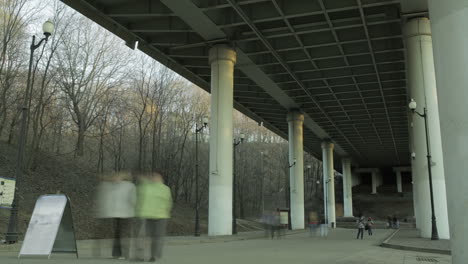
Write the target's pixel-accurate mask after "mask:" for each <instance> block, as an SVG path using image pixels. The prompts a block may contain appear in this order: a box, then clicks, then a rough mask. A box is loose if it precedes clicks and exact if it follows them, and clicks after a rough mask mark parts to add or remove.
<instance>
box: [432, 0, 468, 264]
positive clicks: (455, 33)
mask: <svg viewBox="0 0 468 264" xmlns="http://www.w3.org/2000/svg"><path fill="white" fill-rule="evenodd" d="M429 14H430V17H431V24H432V32H433V36H434V57H435V70H436V75H437V86H438V89H437V95H438V102H439V111H440V117H441V119H440V124H441V126H440V128H441V135H442V150H443V155H444V156H443V158H444V171H445V175H446V187H447V194H448V197H447V198H448V199H447V201H448V212H449V217H450V231H451V243H450V244H451V251H452V263H453V264H462V263H466V260H467V259H468V250H466V245H468V224H467V219H468V210H467V205H468V195H467V192H466V191H467V190H468V177H467V172H468V162H467V160H468V152H467V149H468V138H467V135H468V126H467V124H468V115H467V114H466V108H467V107H466V102H467V98H468V89H467V87H466V84H467V83H468V74H467V72H466V68H467V65H468V53H467V51H466V49H467V47H468V35H467V34H466V25H468V2H467V1H466V0H451V1H437V0H429ZM433 152H435V151H433Z"/></svg>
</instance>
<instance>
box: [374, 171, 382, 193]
mask: <svg viewBox="0 0 468 264" xmlns="http://www.w3.org/2000/svg"><path fill="white" fill-rule="evenodd" d="M382 182H383V179H382V174H381V173H380V171H379V169H374V170H372V194H377V187H379V186H381V185H382Z"/></svg>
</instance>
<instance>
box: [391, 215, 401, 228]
mask: <svg viewBox="0 0 468 264" xmlns="http://www.w3.org/2000/svg"><path fill="white" fill-rule="evenodd" d="M392 220H393V228H394V229H398V228H400V221H398V218H397V216H396V215H393V219H392Z"/></svg>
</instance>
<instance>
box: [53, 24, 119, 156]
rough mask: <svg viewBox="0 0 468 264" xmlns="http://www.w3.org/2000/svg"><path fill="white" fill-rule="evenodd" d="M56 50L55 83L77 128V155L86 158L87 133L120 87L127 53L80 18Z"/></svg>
mask: <svg viewBox="0 0 468 264" xmlns="http://www.w3.org/2000/svg"><path fill="white" fill-rule="evenodd" d="M74 24H75V25H77V26H74V27H73V28H71V27H70V28H69V30H68V34H66V35H64V36H63V38H62V43H63V44H62V45H61V46H60V48H59V49H58V50H57V56H56V62H57V68H56V69H55V70H56V71H57V78H56V82H57V83H58V84H59V87H60V89H61V90H62V92H63V93H64V95H65V100H66V106H67V109H68V111H69V112H70V114H71V116H72V120H73V122H74V123H75V124H76V128H77V141H76V155H78V156H83V155H84V140H85V135H86V131H87V130H88V129H89V128H90V127H91V126H92V125H93V124H94V122H95V120H96V118H97V117H98V116H99V113H100V111H102V109H101V108H100V102H101V100H103V98H104V97H105V95H106V94H107V93H110V92H112V89H113V88H115V87H116V86H118V85H120V84H121V82H122V81H123V79H124V77H125V75H124V72H123V69H124V66H125V61H126V59H127V56H126V54H125V53H124V52H123V51H122V50H119V49H117V48H116V47H115V45H114V44H113V42H115V41H116V39H115V38H114V37H112V36H111V35H110V33H108V32H106V31H104V30H103V29H102V28H99V27H98V26H96V25H95V24H92V23H91V22H90V21H89V20H87V19H85V18H77V21H76V22H74Z"/></svg>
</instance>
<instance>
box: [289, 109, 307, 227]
mask: <svg viewBox="0 0 468 264" xmlns="http://www.w3.org/2000/svg"><path fill="white" fill-rule="evenodd" d="M287 121H288V127H289V163H290V164H291V165H290V166H291V167H290V168H289V183H290V188H289V190H290V197H291V199H290V203H291V205H290V208H291V228H292V229H293V230H294V229H304V151H303V132H302V130H303V124H304V115H303V114H302V113H300V112H290V113H289V114H288V117H287ZM294 162H296V163H294Z"/></svg>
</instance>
